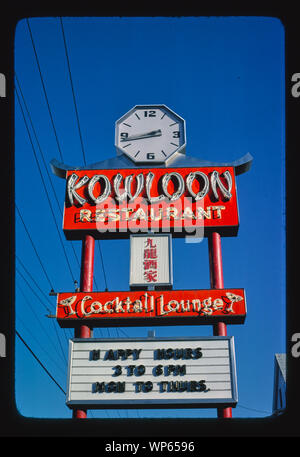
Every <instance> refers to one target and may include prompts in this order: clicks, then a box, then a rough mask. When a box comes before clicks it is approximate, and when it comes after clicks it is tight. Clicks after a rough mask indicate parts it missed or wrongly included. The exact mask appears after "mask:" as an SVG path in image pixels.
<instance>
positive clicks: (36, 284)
mask: <svg viewBox="0 0 300 457" xmlns="http://www.w3.org/2000/svg"><path fill="white" fill-rule="evenodd" d="M16 258H17V259H18V261H19V262H20V264H21V265H22V267H23V269H24V270H25V271H26V273H27V274H28V276H29V277H30V279H31V281H33V282H34V284H35V286H36V287H37V288H38V289H39V291H40V292H41V293H42V294H43V295H44V297H45V299H46V300H47V301H48V303H50V305H51V306H52V307H53V303H51V302H50V300H49V298H48V297H47V296H46V294H45V293H44V292H43V290H42V289H41V288H40V286H39V285H38V283H37V282H36V281H35V279H34V278H33V276H32V275H31V273H29V271H28V270H27V268H26V267H25V266H24V264H23V262H22V261H21V259H20V258H19V257H18V256H17V254H16Z"/></svg>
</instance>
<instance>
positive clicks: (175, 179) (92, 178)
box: [63, 167, 239, 239]
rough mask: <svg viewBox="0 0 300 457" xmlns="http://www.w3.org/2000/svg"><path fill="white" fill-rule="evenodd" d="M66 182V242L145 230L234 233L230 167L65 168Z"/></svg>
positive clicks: (234, 200)
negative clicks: (90, 236)
mask: <svg viewBox="0 0 300 457" xmlns="http://www.w3.org/2000/svg"><path fill="white" fill-rule="evenodd" d="M66 182H67V186H66V201H65V210H64V220H63V230H64V233H65V235H66V237H67V239H81V238H82V236H83V235H84V234H86V233H93V236H94V237H95V238H114V237H116V238H120V237H128V236H129V234H130V233H139V232H147V231H148V230H149V229H152V230H154V231H164V232H165V233H166V232H171V233H172V234H173V236H178V237H180V236H186V235H188V234H190V235H195V236H198V237H202V236H206V235H207V233H208V231H209V230H212V229H214V230H216V229H217V230H218V231H219V232H220V233H221V234H222V235H224V236H226V235H229V236H235V235H236V234H237V231H238V226H239V218H238V205H237V195H236V183H235V174H234V167H203V168H195V167H193V168H152V169H149V168H147V169H136V168H133V169H122V170H69V171H68V172H67V177H66Z"/></svg>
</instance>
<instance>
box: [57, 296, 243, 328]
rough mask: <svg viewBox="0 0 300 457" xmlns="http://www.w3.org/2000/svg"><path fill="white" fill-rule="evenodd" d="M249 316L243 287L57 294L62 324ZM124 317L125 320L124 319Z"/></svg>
mask: <svg viewBox="0 0 300 457" xmlns="http://www.w3.org/2000/svg"><path fill="white" fill-rule="evenodd" d="M245 317H246V301H245V292H244V289H208V290H204V289H201V290H176V291H175V290H171V291H125V292H124V291H122V292H120V291H117V292H70V293H67V292H64V293H59V294H58V295H57V309H56V318H57V321H58V323H59V325H60V326H61V327H74V326H76V325H77V324H81V325H82V324H83V322H86V323H88V325H91V326H94V327H106V326H114V325H117V324H118V325H123V324H124V325H131V324H132V325H142V326H143V325H167V324H168V325H170V324H171V325H172V324H175V325H180V323H182V324H183V325H186V324H194V325H199V324H214V323H215V322H217V321H222V322H227V323H230V324H242V323H243V322H244V320H245ZM122 321H123V322H122Z"/></svg>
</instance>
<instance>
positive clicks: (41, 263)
mask: <svg viewBox="0 0 300 457" xmlns="http://www.w3.org/2000/svg"><path fill="white" fill-rule="evenodd" d="M15 206H16V209H17V211H18V214H19V217H20V219H21V221H22V223H23V226H24V228H25V231H26V233H27V235H28V238H29V240H30V243H31V245H32V247H33V249H34V252H35V254H36V256H37V258H38V261H39V262H40V265H41V267H42V269H43V272H44V274H45V276H46V278H47V281H48V282H49V284H50V288H51V289H53V290H54V288H53V285H52V282H51V281H50V278H49V276H48V274H47V272H46V270H45V267H44V265H43V262H42V260H41V258H40V256H39V254H38V252H37V249H36V247H35V245H34V242H33V240H32V238H31V236H30V233H29V231H28V229H27V226H26V224H25V222H24V219H23V217H22V215H21V212H20V210H19V208H18V206H17V204H15Z"/></svg>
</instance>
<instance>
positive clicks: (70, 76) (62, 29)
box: [59, 17, 108, 291]
mask: <svg viewBox="0 0 300 457" xmlns="http://www.w3.org/2000/svg"><path fill="white" fill-rule="evenodd" d="M59 19H60V26H61V31H62V36H63V42H64V49H65V55H66V60H67V66H68V72H69V78H70V84H71V90H72V96H73V102H74V108H75V114H76V121H77V127H78V133H79V138H80V144H81V150H82V156H83V162H84V165H86V154H85V150H84V145H83V139H82V134H81V128H80V121H79V114H78V109H77V103H76V96H75V90H74V84H73V78H72V72H71V65H70V59H69V54H68V48H67V42H66V35H65V31H64V26H63V20H62V17H60V18H59ZM97 244H98V248H99V253H100V259H101V264H102V270H103V275H104V281H105V288H106V291H107V290H108V288H107V280H106V273H105V268H104V262H103V256H102V252H101V247H100V242H99V240H98V243H97Z"/></svg>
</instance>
